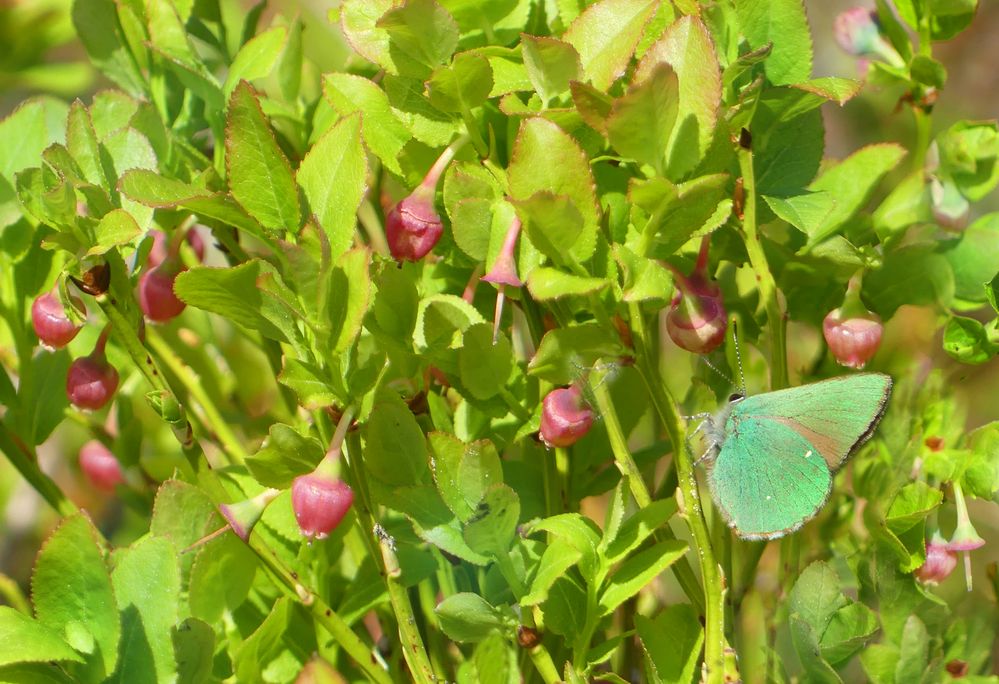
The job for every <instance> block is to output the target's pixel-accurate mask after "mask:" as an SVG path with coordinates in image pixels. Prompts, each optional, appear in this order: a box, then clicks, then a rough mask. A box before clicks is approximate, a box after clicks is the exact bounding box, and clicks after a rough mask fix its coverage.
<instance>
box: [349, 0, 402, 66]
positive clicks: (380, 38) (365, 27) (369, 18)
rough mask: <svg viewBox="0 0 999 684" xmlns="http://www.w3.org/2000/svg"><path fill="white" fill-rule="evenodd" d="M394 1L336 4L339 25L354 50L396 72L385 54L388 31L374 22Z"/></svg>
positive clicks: (352, 0) (361, 0) (371, 0)
mask: <svg viewBox="0 0 999 684" xmlns="http://www.w3.org/2000/svg"><path fill="white" fill-rule="evenodd" d="M394 4H395V3H394V2H393V0H344V1H343V3H342V4H341V6H340V28H341V29H342V30H343V34H344V37H345V38H346V39H347V43H348V44H349V45H350V47H351V48H353V49H354V51H355V52H356V53H357V54H359V55H360V56H361V57H363V58H364V59H367V60H368V61H370V62H374V63H375V64H377V65H379V66H381V67H383V68H385V69H388V70H389V72H390V73H393V74H398V73H399V70H398V69H397V68H396V67H395V64H394V63H393V62H392V57H391V55H390V54H389V36H388V33H387V32H386V31H385V29H383V28H379V27H378V26H377V25H376V24H377V22H378V19H379V18H380V17H381V16H382V15H383V14H385V13H386V12H387V11H389V10H390V9H391V8H392V6H393V5H394Z"/></svg>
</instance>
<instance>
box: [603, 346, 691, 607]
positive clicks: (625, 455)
mask: <svg viewBox="0 0 999 684" xmlns="http://www.w3.org/2000/svg"><path fill="white" fill-rule="evenodd" d="M636 351H637V348H636ZM592 387H593V395H594V398H595V399H596V401H597V408H598V409H599V410H600V415H601V416H603V420H604V425H605V427H606V428H607V437H608V439H609V440H610V443H611V452H612V453H613V454H614V463H615V465H617V468H618V470H620V471H621V475H622V476H623V477H624V478H625V479H626V480H627V481H628V486H629V488H630V489H631V495H632V496H633V497H634V498H635V502H636V503H637V504H638V505H639V507H641V508H645V507H646V506H648V505H649V504H651V503H652V496H651V495H650V494H649V490H648V487H646V484H645V480H644V479H643V478H642V473H641V472H640V471H639V469H638V465H637V464H636V463H635V459H634V458H632V456H631V451H630V450H629V449H628V442H627V439H626V437H625V435H624V431H623V430H622V429H621V421H620V420H619V419H618V417H617V411H616V410H615V408H614V403H613V402H612V401H611V397H610V390H608V389H607V383H606V382H596V383H594V384H593V385H592ZM679 443H680V444H682V443H683V442H679ZM674 444H677V442H674ZM655 538H656V540H657V541H661V540H664V539H676V535H675V534H673V530H672V529H670V527H669V526H668V525H667V526H664V527H663V528H661V529H660V530H657V531H656V533H655ZM671 568H672V570H673V574H674V575H676V579H677V581H678V582H679V583H680V587H681V588H682V589H683V591H684V593H685V594H686V595H687V598H689V599H690V603H691V604H692V605H693V606H694V608H696V609H697V610H698V611H703V610H704V592H703V591H702V590H701V588H700V587H699V586H698V582H697V577H696V576H695V575H694V570H693V568H691V567H690V563H689V561H688V560H687V558H686V557H683V558H681V559H680V560H678V561H677V562H676V563H674V564H673V565H672V566H671Z"/></svg>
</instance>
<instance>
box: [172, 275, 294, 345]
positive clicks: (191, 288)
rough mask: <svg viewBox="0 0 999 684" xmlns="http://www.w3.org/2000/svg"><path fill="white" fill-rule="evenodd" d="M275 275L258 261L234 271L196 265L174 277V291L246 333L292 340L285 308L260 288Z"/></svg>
mask: <svg viewBox="0 0 999 684" xmlns="http://www.w3.org/2000/svg"><path fill="white" fill-rule="evenodd" d="M276 276H277V272H276V271H274V270H273V266H271V265H270V264H267V263H266V262H263V261H260V260H257V259H254V260H252V261H248V262H246V263H244V264H240V265H239V266H235V267H233V268H208V267H205V266H196V267H194V268H192V269H191V270H189V271H185V272H183V273H181V274H180V275H178V276H177V280H176V281H174V292H175V293H176V294H177V296H178V297H179V298H180V299H181V300H182V301H184V302H186V303H187V304H189V305H191V306H193V307H196V308H198V309H204V310H205V311H210V312H212V313H215V314H218V315H220V316H224V317H225V318H228V319H229V320H231V321H232V322H233V323H237V324H238V325H241V326H243V327H244V328H246V329H247V330H256V331H259V332H260V334H261V335H264V336H265V337H269V338H271V339H274V340H281V341H285V340H292V339H294V338H295V337H296V331H295V330H294V324H293V322H292V320H291V316H290V314H289V312H288V310H287V308H286V307H285V306H284V305H283V304H282V303H281V301H280V300H279V299H278V297H276V296H275V295H274V294H272V293H271V292H269V291H267V290H264V289H261V283H262V282H263V280H264V279H265V278H266V277H276Z"/></svg>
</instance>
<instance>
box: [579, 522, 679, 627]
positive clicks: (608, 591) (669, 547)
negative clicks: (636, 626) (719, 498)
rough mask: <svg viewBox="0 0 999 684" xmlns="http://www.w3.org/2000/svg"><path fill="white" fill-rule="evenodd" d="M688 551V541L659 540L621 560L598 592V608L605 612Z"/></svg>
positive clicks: (611, 609) (636, 591)
mask: <svg viewBox="0 0 999 684" xmlns="http://www.w3.org/2000/svg"><path fill="white" fill-rule="evenodd" d="M686 552H687V543H686V542H684V541H680V540H670V541H664V542H659V543H658V544H655V545H654V546H652V547H650V548H648V549H645V550H644V551H641V552H639V553H636V554H635V555H633V556H631V558H629V559H628V560H626V561H625V562H624V563H622V564H621V566H620V567H619V568H618V569H617V571H616V572H615V573H614V574H613V575H611V577H610V580H609V581H608V582H607V586H606V587H604V589H603V591H602V592H601V594H600V601H599V604H600V610H601V614H602V615H608V614H610V613H612V612H613V611H614V609H616V608H617V607H618V606H619V605H621V604H622V603H624V602H625V601H627V600H628V599H629V598H631V597H632V596H634V595H635V594H637V593H638V592H639V591H641V590H642V588H643V587H645V586H646V585H647V584H649V583H650V582H652V580H654V579H655V578H656V577H657V576H658V575H659V573H661V572H662V571H663V570H665V569H666V568H668V567H669V566H671V565H673V563H675V562H676V561H678V560H680V558H682V557H683V554H684V553H686Z"/></svg>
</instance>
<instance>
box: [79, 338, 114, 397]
mask: <svg viewBox="0 0 999 684" xmlns="http://www.w3.org/2000/svg"><path fill="white" fill-rule="evenodd" d="M102 340H103V338H102ZM117 389H118V371H116V370H115V368H114V366H112V365H111V364H109V363H108V361H107V358H106V357H105V356H104V344H103V341H100V342H98V344H97V348H96V349H94V351H93V353H92V354H90V356H84V357H81V358H79V359H76V360H75V361H73V363H72V364H71V365H70V367H69V372H68V373H67V374H66V394H67V396H69V401H70V403H71V404H73V406H76V407H77V408H81V409H91V410H93V411H96V410H97V409H100V408H103V407H104V405H105V404H107V403H108V402H109V401H111V397H113V396H114V393H115V391H116V390H117Z"/></svg>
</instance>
